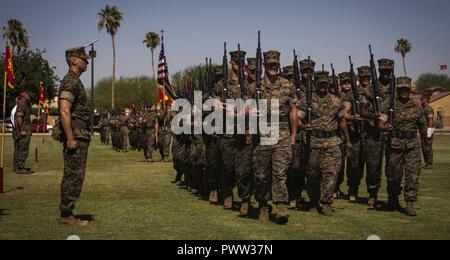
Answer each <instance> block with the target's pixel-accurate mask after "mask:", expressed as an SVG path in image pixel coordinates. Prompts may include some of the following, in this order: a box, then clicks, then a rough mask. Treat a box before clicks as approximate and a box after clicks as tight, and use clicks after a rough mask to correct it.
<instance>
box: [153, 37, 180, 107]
mask: <svg viewBox="0 0 450 260" xmlns="http://www.w3.org/2000/svg"><path fill="white" fill-rule="evenodd" d="M158 84H160V85H161V86H164V88H165V89H166V91H167V93H168V94H169V96H170V98H172V99H174V100H175V99H177V94H176V93H175V91H174V89H173V87H172V85H171V84H170V80H169V69H168V66H167V61H166V55H165V53H164V40H163V41H162V44H161V52H160V54H159V63H158Z"/></svg>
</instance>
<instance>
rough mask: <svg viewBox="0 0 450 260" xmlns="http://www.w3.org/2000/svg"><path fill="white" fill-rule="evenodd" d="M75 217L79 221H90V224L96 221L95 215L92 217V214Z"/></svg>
mask: <svg viewBox="0 0 450 260" xmlns="http://www.w3.org/2000/svg"><path fill="white" fill-rule="evenodd" d="M75 217H76V218H77V219H80V220H83V221H89V222H91V221H94V220H95V217H94V215H90V214H81V215H75Z"/></svg>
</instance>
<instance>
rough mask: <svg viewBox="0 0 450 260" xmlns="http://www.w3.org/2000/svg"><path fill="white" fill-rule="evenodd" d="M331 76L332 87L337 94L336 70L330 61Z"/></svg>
mask: <svg viewBox="0 0 450 260" xmlns="http://www.w3.org/2000/svg"><path fill="white" fill-rule="evenodd" d="M331 77H332V79H331V80H332V82H333V88H334V91H335V94H336V95H338V94H339V86H338V82H337V77H336V71H335V70H334V66H333V63H331Z"/></svg>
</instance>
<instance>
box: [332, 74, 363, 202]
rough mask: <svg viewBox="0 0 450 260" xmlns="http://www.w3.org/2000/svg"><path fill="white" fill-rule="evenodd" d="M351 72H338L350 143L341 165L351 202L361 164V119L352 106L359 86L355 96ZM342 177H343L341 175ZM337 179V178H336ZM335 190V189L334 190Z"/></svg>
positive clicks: (354, 194) (360, 176)
mask: <svg viewBox="0 0 450 260" xmlns="http://www.w3.org/2000/svg"><path fill="white" fill-rule="evenodd" d="M351 77H352V76H351V74H350V73H349V72H344V73H341V74H339V81H340V85H341V88H342V92H341V95H340V98H341V101H342V104H343V110H344V116H345V119H346V121H347V128H348V131H349V136H350V141H351V143H352V146H353V147H352V149H351V150H348V149H346V147H345V144H344V147H345V150H344V154H343V155H344V157H343V163H342V165H343V167H345V166H346V173H347V186H348V197H349V201H350V202H351V203H354V202H356V197H357V196H358V190H359V186H360V185H361V179H362V174H363V172H362V170H361V169H360V164H361V149H362V148H361V137H362V135H361V134H362V133H361V129H362V128H361V126H362V121H361V120H360V119H361V115H360V114H357V115H356V114H355V109H354V106H355V105H357V104H356V99H358V100H359V96H360V93H361V89H360V87H357V88H356V95H357V96H356V97H355V95H354V93H353V90H352V86H351V84H352V83H351V80H352V78H351ZM342 178H343V177H342ZM338 179H339V178H338ZM335 191H337V190H335Z"/></svg>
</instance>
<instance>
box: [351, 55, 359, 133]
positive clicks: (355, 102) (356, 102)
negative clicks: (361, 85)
mask: <svg viewBox="0 0 450 260" xmlns="http://www.w3.org/2000/svg"><path fill="white" fill-rule="evenodd" d="M348 60H349V61H350V84H351V85H352V93H353V104H352V107H353V114H354V115H361V111H360V108H361V101H360V100H359V95H358V90H357V87H358V86H357V84H356V74H355V68H354V66H353V62H352V56H348ZM355 123H356V124H357V127H356V128H357V131H358V132H359V133H360V134H361V133H362V125H361V122H358V121H355Z"/></svg>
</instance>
